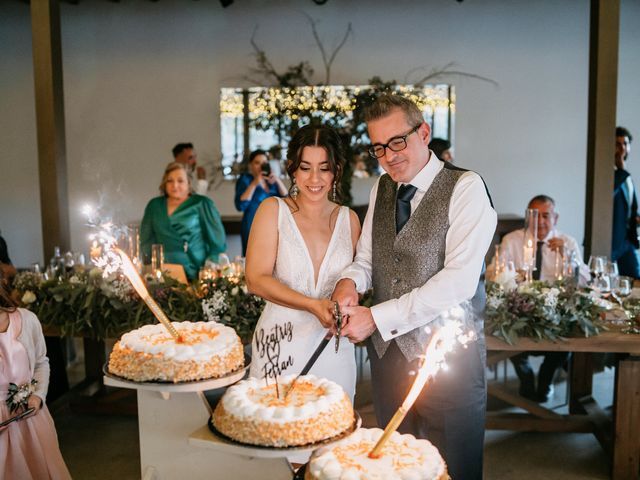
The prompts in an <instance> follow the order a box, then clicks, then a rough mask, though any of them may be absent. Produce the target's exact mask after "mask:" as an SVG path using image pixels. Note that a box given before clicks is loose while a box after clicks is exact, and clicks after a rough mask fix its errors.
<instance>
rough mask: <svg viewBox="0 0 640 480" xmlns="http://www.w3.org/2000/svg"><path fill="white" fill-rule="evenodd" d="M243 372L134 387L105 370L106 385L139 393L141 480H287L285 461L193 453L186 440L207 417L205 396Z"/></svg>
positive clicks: (197, 450) (218, 451) (226, 453)
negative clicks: (220, 376) (199, 379)
mask: <svg viewBox="0 0 640 480" xmlns="http://www.w3.org/2000/svg"><path fill="white" fill-rule="evenodd" d="M246 364H247V365H248V361H246ZM247 370H248V366H246V367H244V368H243V369H241V370H238V371H236V372H233V373H231V374H229V375H227V376H225V377H222V378H217V379H212V380H202V381H197V382H185V383H177V384H173V383H153V382H132V381H129V380H126V379H123V378H120V377H116V376H114V375H111V374H109V373H107V371H106V367H105V375H104V384H105V385H108V386H111V387H119V388H130V389H134V390H136V391H137V397H138V428H139V432H140V466H141V472H142V478H143V479H144V480H174V479H189V480H200V479H202V480H204V479H212V480H218V479H219V480H228V479H234V480H236V479H237V480H242V479H247V480H250V479H251V480H254V479H262V478H269V479H274V480H291V478H292V476H293V471H292V469H291V465H290V464H289V462H288V461H287V460H286V458H283V457H278V458H263V457H261V458H256V457H255V456H251V455H249V456H246V455H241V454H238V452H234V453H230V452H229V451H228V450H225V449H204V448H193V445H191V444H190V441H189V440H188V439H189V437H190V435H191V434H192V432H194V430H197V429H199V428H200V427H202V426H203V425H206V423H207V421H208V419H209V418H210V417H211V407H210V405H209V402H208V401H207V399H206V398H205V396H204V392H205V391H207V390H212V389H214V388H222V387H225V386H228V385H232V384H234V383H236V382H237V381H239V380H241V379H242V378H243V377H244V376H245V374H246V372H247ZM204 428H207V427H206V426H205V427H204Z"/></svg>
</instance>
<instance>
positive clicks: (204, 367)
mask: <svg viewBox="0 0 640 480" xmlns="http://www.w3.org/2000/svg"><path fill="white" fill-rule="evenodd" d="M172 325H173V326H174V328H175V329H176V330H177V331H178V333H179V334H180V340H179V341H176V339H174V338H173V337H172V336H171V334H170V333H169V332H168V331H167V329H166V328H165V327H164V326H162V325H161V324H155V325H145V326H144V327H141V328H138V329H137V330H133V331H131V332H128V333H125V334H124V335H122V338H120V340H119V341H118V342H117V343H116V344H115V345H114V347H113V351H112V352H111V356H110V357H109V372H110V373H112V374H114V375H117V376H119V377H123V378H126V379H128V380H133V381H136V382H150V381H161V382H162V381H164V382H176V383H177V382H186V381H193V380H204V379H209V378H218V377H222V376H224V375H226V374H228V373H230V372H233V371H235V370H237V369H239V368H242V367H243V366H244V350H243V348H242V342H241V341H240V337H238V335H237V334H236V332H235V330H234V329H233V328H230V327H227V326H225V325H222V324H220V323H216V322H172Z"/></svg>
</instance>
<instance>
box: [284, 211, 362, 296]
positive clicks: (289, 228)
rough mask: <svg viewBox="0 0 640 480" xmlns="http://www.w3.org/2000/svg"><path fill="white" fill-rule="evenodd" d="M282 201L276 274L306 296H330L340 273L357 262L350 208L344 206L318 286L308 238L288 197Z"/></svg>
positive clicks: (322, 267)
mask: <svg viewBox="0 0 640 480" xmlns="http://www.w3.org/2000/svg"><path fill="white" fill-rule="evenodd" d="M278 204H279V210H278V253H277V258H276V264H275V268H274V277H275V278H277V279H278V280H279V281H280V282H282V283H284V284H285V285H287V286H288V287H290V288H292V289H293V290H296V291H298V292H300V293H302V294H303V295H306V296H309V297H314V298H328V297H330V296H331V293H332V292H333V289H334V287H335V285H336V283H337V281H338V279H339V277H340V274H341V273H342V271H343V270H344V269H345V268H346V267H347V266H348V265H350V264H351V262H352V261H353V243H352V241H351V224H350V220H349V209H348V208H347V207H340V212H339V213H338V218H337V220H336V224H335V227H334V229H333V234H332V236H331V240H330V241H329V246H328V247H327V252H326V254H325V256H324V258H323V259H322V263H321V264H320V271H319V272H318V283H317V285H315V284H314V270H313V262H312V260H311V256H310V255H309V251H308V250H307V245H306V244H305V243H304V238H303V237H302V234H301V233H300V230H299V229H298V225H297V224H296V222H295V220H294V218H293V214H292V213H291V211H290V210H289V207H288V206H287V204H286V203H285V202H284V200H282V199H280V198H279V199H278Z"/></svg>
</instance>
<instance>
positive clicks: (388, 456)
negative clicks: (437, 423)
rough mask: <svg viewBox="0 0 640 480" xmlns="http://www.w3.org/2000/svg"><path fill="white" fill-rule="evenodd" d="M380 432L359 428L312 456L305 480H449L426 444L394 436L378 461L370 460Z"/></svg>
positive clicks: (433, 449)
mask: <svg viewBox="0 0 640 480" xmlns="http://www.w3.org/2000/svg"><path fill="white" fill-rule="evenodd" d="M381 436H382V430H381V429H379V428H360V429H358V430H356V431H355V432H354V433H353V434H352V435H349V436H348V437H346V438H344V439H342V440H339V441H338V442H335V443H332V444H330V445H326V446H324V447H320V448H319V449H317V450H316V451H315V452H313V454H312V455H311V458H310V459H309V463H308V464H307V467H306V471H305V477H304V478H305V480H337V479H340V480H345V479H348V480H376V479H385V480H448V479H449V474H448V473H447V465H446V464H445V462H444V460H443V459H442V457H441V456H440V453H439V452H438V449H437V448H436V447H434V446H433V445H432V444H431V443H430V442H429V441H428V440H421V439H417V438H415V437H414V436H413V435H409V434H405V435H402V434H400V433H398V432H394V433H392V434H391V436H390V437H389V440H387V442H386V443H385V444H384V446H383V448H382V451H381V455H380V457H379V458H369V452H370V451H371V450H372V449H373V447H374V446H375V444H376V443H377V441H378V439H379V438H380V437H381Z"/></svg>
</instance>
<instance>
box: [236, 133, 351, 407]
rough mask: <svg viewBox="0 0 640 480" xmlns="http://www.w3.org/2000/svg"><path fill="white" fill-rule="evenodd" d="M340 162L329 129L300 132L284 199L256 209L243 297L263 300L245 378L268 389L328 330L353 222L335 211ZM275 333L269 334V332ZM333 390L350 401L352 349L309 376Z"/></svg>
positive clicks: (344, 211) (333, 355)
mask: <svg viewBox="0 0 640 480" xmlns="http://www.w3.org/2000/svg"><path fill="white" fill-rule="evenodd" d="M344 164H345V156H344V149H343V146H342V142H341V140H340V137H339V135H338V134H337V133H336V131H335V130H333V129H332V128H329V127H326V126H320V127H318V126H312V125H307V126H305V127H302V128H301V129H300V130H298V132H297V133H296V134H295V135H294V136H293V138H292V139H291V142H289V149H288V152H287V173H288V174H289V177H290V178H291V182H292V184H291V188H290V190H289V196H288V197H287V198H269V199H267V200H265V201H264V202H262V205H260V208H259V209H258V212H257V214H256V218H255V220H254V222H253V228H252V229H251V235H250V237H249V247H248V249H247V266H246V279H247V286H248V287H249V290H250V291H252V292H253V293H254V294H256V295H259V296H261V297H262V298H264V299H265V300H267V304H266V306H265V308H264V310H263V311H262V315H261V316H260V319H259V320H258V324H257V325H256V329H255V332H254V334H253V355H252V360H251V371H250V375H251V376H253V377H264V378H266V379H267V380H268V381H269V382H272V381H273V380H274V379H275V378H277V377H278V376H280V375H289V374H297V373H300V370H301V369H302V367H303V366H304V364H305V363H306V361H307V360H308V359H309V355H310V354H311V352H313V351H314V349H315V348H316V346H317V345H318V344H319V342H320V341H321V340H322V339H323V338H324V337H325V336H326V335H327V333H328V332H329V331H331V330H332V329H333V328H334V308H335V307H334V302H332V301H331V300H330V297H331V293H332V292H333V289H334V287H335V284H336V282H337V281H338V278H340V274H341V273H342V270H343V269H344V268H346V267H347V266H348V265H350V264H351V262H352V261H353V256H354V252H355V246H356V242H357V241H358V237H359V235H360V222H359V221H358V217H357V216H356V214H355V213H354V212H353V211H351V210H349V208H347V207H344V206H341V205H340V203H339V202H340V178H341V177H342V172H343V171H344ZM274 332H275V333H274ZM309 373H310V374H312V375H316V376H318V377H322V378H328V379H330V380H333V381H335V382H337V383H339V384H340V385H341V386H342V387H343V388H344V390H345V391H346V392H347V395H349V396H350V398H351V399H353V396H354V392H355V382H356V365H355V355H354V347H353V344H352V343H350V342H345V341H342V342H341V343H340V344H339V348H337V349H334V347H333V345H332V346H331V348H326V349H325V350H324V352H323V353H322V354H321V355H320V357H319V358H318V360H317V362H316V363H315V364H314V365H313V368H312V369H311V371H310V372H309Z"/></svg>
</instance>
